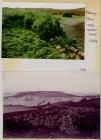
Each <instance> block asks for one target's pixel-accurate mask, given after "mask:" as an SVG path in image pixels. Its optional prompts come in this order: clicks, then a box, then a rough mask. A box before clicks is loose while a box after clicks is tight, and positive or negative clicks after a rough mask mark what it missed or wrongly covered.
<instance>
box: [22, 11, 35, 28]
mask: <svg viewBox="0 0 101 140" xmlns="http://www.w3.org/2000/svg"><path fill="white" fill-rule="evenodd" d="M33 22H34V15H33V14H32V13H31V12H30V13H27V14H26V15H25V17H24V26H25V28H26V29H31V26H32V24H33Z"/></svg>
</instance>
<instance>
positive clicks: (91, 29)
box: [86, 11, 97, 45]
mask: <svg viewBox="0 0 101 140" xmlns="http://www.w3.org/2000/svg"><path fill="white" fill-rule="evenodd" d="M86 15H87V16H86V32H87V39H88V42H89V43H91V44H93V45H94V44H95V43H97V39H96V30H97V29H96V27H95V25H94V22H95V17H96V13H95V12H92V11H86Z"/></svg>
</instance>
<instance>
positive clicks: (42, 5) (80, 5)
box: [3, 2, 85, 9]
mask: <svg viewBox="0 0 101 140" xmlns="http://www.w3.org/2000/svg"><path fill="white" fill-rule="evenodd" d="M3 7H9V8H54V9H75V8H84V7H85V4H83V3H35V2H34V3H32V2H30V3H28V2H4V3H3Z"/></svg>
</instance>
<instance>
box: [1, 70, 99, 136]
mask: <svg viewBox="0 0 101 140" xmlns="http://www.w3.org/2000/svg"><path fill="white" fill-rule="evenodd" d="M98 79H99V78H98V75H96V74H86V76H85V74H73V73H72V74H70V73H54V72H50V73H49V72H7V71H6V72H4V74H3V137H4V138H77V139H78V138H83V139H99V138H100V92H99V91H100V89H99V80H98ZM90 81H92V82H91V83H90Z"/></svg>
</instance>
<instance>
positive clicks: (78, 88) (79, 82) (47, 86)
mask: <svg viewBox="0 0 101 140" xmlns="http://www.w3.org/2000/svg"><path fill="white" fill-rule="evenodd" d="M53 90H54V91H64V92H67V93H74V94H79V93H80V94H81V95H83V94H98V93H99V92H100V76H99V74H97V73H68V72H5V73H4V74H3V92H4V95H8V93H9V94H15V93H16V92H21V91H53Z"/></svg>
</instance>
